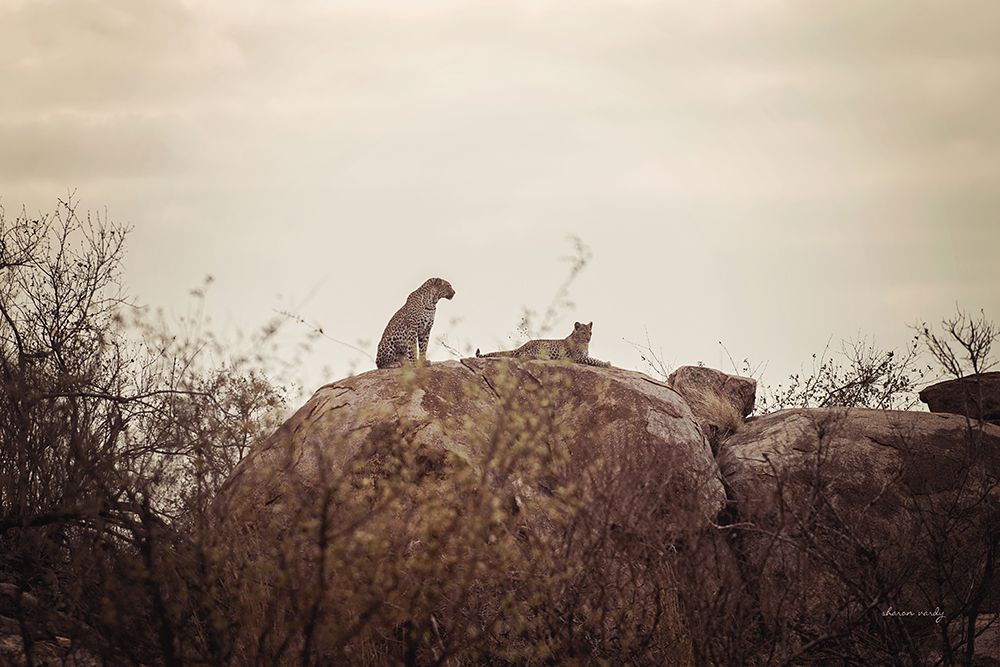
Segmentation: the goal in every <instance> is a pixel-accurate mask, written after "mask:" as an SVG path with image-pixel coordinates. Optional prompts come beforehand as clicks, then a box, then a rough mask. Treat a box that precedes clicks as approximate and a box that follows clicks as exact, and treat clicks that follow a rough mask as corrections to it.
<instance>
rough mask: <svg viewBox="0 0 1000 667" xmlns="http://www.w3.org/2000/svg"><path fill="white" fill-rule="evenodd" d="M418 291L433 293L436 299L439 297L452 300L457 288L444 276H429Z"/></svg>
mask: <svg viewBox="0 0 1000 667" xmlns="http://www.w3.org/2000/svg"><path fill="white" fill-rule="evenodd" d="M417 291H418V292H423V293H425V294H430V295H433V297H434V300H435V301H437V300H438V299H449V300H450V299H451V298H452V297H453V296H455V289H454V288H453V287H452V286H451V283H449V282H448V281H447V280H445V279H444V278H428V279H427V280H426V281H424V284H423V285H421V286H420V289H418V290H417Z"/></svg>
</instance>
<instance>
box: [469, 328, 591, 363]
mask: <svg viewBox="0 0 1000 667" xmlns="http://www.w3.org/2000/svg"><path fill="white" fill-rule="evenodd" d="M593 328H594V323H593V322H589V323H587V324H581V323H580V322H574V323H573V333H571V334H570V335H568V336H566V337H565V338H561V339H554V340H549V339H537V340H529V341H528V342H527V343H525V344H524V345H522V346H521V347H519V348H517V349H516V350H507V351H500V352H487V353H486V354H482V353H480V352H479V350H478V349H477V350H476V356H477V357H479V358H484V357H515V358H519V359H549V360H558V359H568V360H570V361H573V362H575V363H578V364H586V365H587V366H600V367H602V368H609V367H610V366H611V363H610V362H608V361H601V360H600V359H594V358H593V357H591V356H589V352H590V350H589V347H590V337H591V333H592V331H593Z"/></svg>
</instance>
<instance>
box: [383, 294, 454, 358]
mask: <svg viewBox="0 0 1000 667" xmlns="http://www.w3.org/2000/svg"><path fill="white" fill-rule="evenodd" d="M454 296H455V289H454V288H453V287H452V286H451V283H449V282H448V281H447V280H445V279H444V278H428V279H427V280H426V281H424V284H423V285H421V286H420V287H418V288H417V289H415V290H413V291H412V292H410V295H409V296H408V297H406V303H404V304H403V306H402V307H401V308H400V309H399V310H397V311H396V313H395V314H394V315H393V316H392V319H390V320H389V324H387V325H386V327H385V331H383V332H382V340H380V341H379V344H378V352H377V353H376V355H375V366H376V367H378V368H399V367H401V366H402V365H403V363H404V362H411V363H426V361H427V341H428V340H429V339H430V336H431V327H432V326H434V315H435V313H436V312H437V302H438V301H440V300H441V299H448V300H451V299H452V297H454Z"/></svg>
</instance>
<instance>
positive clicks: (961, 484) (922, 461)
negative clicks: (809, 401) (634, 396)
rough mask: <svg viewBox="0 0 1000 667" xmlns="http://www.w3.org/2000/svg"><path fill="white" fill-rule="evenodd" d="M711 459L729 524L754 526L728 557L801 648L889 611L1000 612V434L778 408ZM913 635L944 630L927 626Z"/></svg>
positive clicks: (894, 416)
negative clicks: (994, 569)
mask: <svg viewBox="0 0 1000 667" xmlns="http://www.w3.org/2000/svg"><path fill="white" fill-rule="evenodd" d="M720 460H721V461H722V462H723V467H724V469H725V473H726V474H725V478H726V480H727V483H728V487H729V488H730V490H731V491H730V493H731V496H732V499H731V500H732V503H733V505H734V509H735V512H734V514H735V521H738V522H743V523H745V524H746V525H748V526H751V527H752V529H751V530H747V531H742V532H741V533H740V537H739V539H738V546H737V550H738V551H739V552H740V554H741V557H742V558H743V559H744V561H745V565H746V567H745V569H744V571H745V572H746V573H749V574H748V578H749V579H750V581H748V582H747V583H748V588H749V590H750V591H751V593H752V594H753V595H754V596H755V597H756V602H757V604H758V606H759V610H760V613H761V615H762V617H763V622H764V624H765V626H766V627H768V628H770V629H771V631H772V632H777V631H778V629H779V628H782V627H784V628H789V627H793V628H796V630H795V634H796V635H797V636H798V637H799V638H800V639H801V640H802V644H806V643H807V642H808V641H809V640H810V638H814V637H821V636H825V635H829V634H836V633H838V632H843V633H847V634H849V633H850V631H851V627H852V626H851V624H855V626H857V625H861V626H862V627H865V628H867V630H866V631H868V630H870V626H873V625H875V624H876V623H875V621H874V620H873V619H875V620H877V619H878V618H879V615H880V614H881V613H882V612H885V611H886V610H888V609H890V608H891V609H895V610H897V611H899V610H904V611H914V612H930V611H932V610H934V609H935V608H937V609H939V610H942V612H943V613H944V614H956V613H961V610H963V609H967V608H968V605H969V604H970V602H977V603H978V604H979V611H980V612H996V611H1000V609H998V601H1000V596H998V592H1000V581H996V580H991V577H990V576H989V575H988V574H986V573H985V571H984V569H983V567H984V563H985V562H986V559H987V555H988V553H989V552H990V549H991V548H995V546H996V541H997V538H998V530H1000V487H998V479H1000V428H995V427H992V426H987V427H985V428H983V429H975V430H970V429H969V426H968V424H967V422H966V420H965V419H964V418H962V417H958V416H954V415H943V414H928V413H923V412H898V411H881V410H865V409H849V410H848V409H834V408H825V409H796V410H785V411H781V412H777V413H774V414H770V415H766V416H763V417H760V418H757V419H754V420H752V421H751V422H750V423H748V424H746V425H745V426H744V427H743V428H742V429H741V430H740V432H739V433H737V434H736V435H735V436H733V437H732V438H730V439H729V440H728V441H727V442H726V443H725V445H724V447H723V449H722V451H721V452H720ZM991 545H993V546H992V547H991ZM890 613H891V612H890ZM931 620H933V619H931ZM910 625H911V631H914V632H917V631H921V632H925V633H934V632H937V631H939V630H940V626H935V623H933V622H929V621H928V619H927V618H926V617H917V618H913V619H912V622H911V623H910Z"/></svg>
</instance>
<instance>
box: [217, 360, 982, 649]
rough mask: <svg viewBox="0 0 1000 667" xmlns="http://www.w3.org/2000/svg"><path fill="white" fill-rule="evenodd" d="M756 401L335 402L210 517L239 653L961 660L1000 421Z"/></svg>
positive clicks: (417, 381)
mask: <svg viewBox="0 0 1000 667" xmlns="http://www.w3.org/2000/svg"><path fill="white" fill-rule="evenodd" d="M753 390H754V384H753V381H752V380H749V379H747V378H738V377H734V376H729V375H726V374H723V373H720V372H718V371H713V370H711V369H703V368H685V369H681V370H679V371H678V372H677V373H675V374H674V375H673V376H671V378H670V379H669V381H668V382H667V383H664V382H659V381H657V380H654V379H652V378H649V377H647V376H645V375H643V374H640V373H636V372H631V371H625V370H620V369H614V368H610V369H603V368H593V367H588V366H581V365H575V364H562V363H553V362H540V361H515V360H509V359H507V360H481V359H465V360H462V361H461V362H446V363H441V364H433V365H431V366H429V367H424V368H419V369H412V368H411V369H396V370H381V371H372V372H368V373H364V374H362V375H358V376H355V377H352V378H348V379H345V380H342V381H339V382H334V383H332V384H329V385H327V386H325V387H323V388H321V389H320V390H319V391H317V392H316V394H315V395H314V396H313V397H312V398H311V399H310V400H309V401H308V402H307V403H306V404H305V405H304V406H303V407H302V408H301V409H300V410H298V412H296V413H295V414H294V415H293V416H292V417H291V418H290V419H289V420H288V421H287V422H286V423H285V424H284V425H282V426H281V428H280V429H279V430H278V431H277V432H276V433H274V435H273V436H271V437H270V438H269V439H267V440H266V441H265V442H263V443H261V444H260V445H258V446H257V447H256V448H255V449H254V451H253V452H252V453H251V454H250V455H249V456H248V457H247V458H246V459H245V460H244V461H243V462H242V463H241V464H240V466H239V467H238V468H237V470H236V471H235V473H234V474H233V475H232V477H231V478H230V479H229V481H228V482H227V483H226V485H225V486H224V487H223V489H222V491H221V492H220V493H219V495H218V497H217V499H216V501H215V503H214V506H213V515H214V516H215V517H216V524H217V528H218V530H217V537H218V538H219V542H220V545H221V546H220V548H221V549H222V550H223V553H224V557H225V558H227V559H229V561H230V562H231V563H232V564H233V565H232V577H231V579H230V580H229V581H228V582H226V583H225V586H226V590H227V594H228V595H229V596H230V597H229V599H230V600H231V601H232V602H231V604H232V605H234V606H237V607H240V605H242V607H240V609H241V614H242V615H241V618H242V619H243V626H242V633H243V647H242V648H241V651H243V652H244V655H246V656H248V657H249V656H252V655H255V653H254V652H255V651H257V652H258V653H257V654H259V653H260V652H263V653H268V654H272V655H273V654H274V653H275V652H279V653H280V652H284V651H287V652H289V653H291V652H296V651H298V652H310V653H312V654H313V655H318V656H321V657H322V658H323V659H326V660H331V661H338V660H341V661H345V662H351V663H354V664H358V663H366V662H367V663H373V664H374V663H382V662H387V661H401V662H406V663H409V664H481V663H484V662H489V663H497V664H510V663H541V662H545V661H546V660H553V659H554V660H555V661H556V662H559V663H566V662H569V663H581V664H582V663H589V662H592V661H598V660H605V661H608V662H611V663H618V664H621V663H625V662H632V663H638V664H703V663H706V662H714V663H716V664H740V663H742V664H780V663H782V662H784V661H788V662H791V663H796V664H798V663H802V662H815V661H820V662H821V661H833V662H838V661H841V660H843V661H845V662H854V663H867V664H874V663H877V662H883V661H887V660H888V661H890V662H891V661H892V660H894V659H897V658H899V657H900V656H908V657H907V658H906V659H907V660H909V659H910V658H917V659H919V660H918V662H917V663H916V664H923V663H924V661H925V660H929V661H931V662H933V660H934V659H942V660H952V659H956V656H957V655H960V654H961V652H962V651H965V650H966V647H967V646H968V641H967V639H968V636H969V631H970V629H974V628H976V627H979V628H981V629H982V628H984V627H985V625H984V624H985V622H986V621H988V620H989V619H991V618H992V615H993V614H996V613H997V612H1000V609H998V608H997V607H998V601H1000V595H998V586H1000V582H998V581H997V578H996V577H995V576H994V574H993V568H994V562H995V557H996V553H997V548H998V541H1000V490H998V488H997V480H998V477H1000V427H997V426H993V425H988V424H986V425H984V424H981V423H979V422H976V421H973V420H970V419H968V418H967V417H964V416H959V415H949V414H932V413H926V412H887V411H873V410H859V409H852V410H846V409H822V410H789V411H782V412H778V413H774V414H770V415H765V416H761V417H749V418H747V415H748V414H750V412H751V410H752V409H753ZM984 619H985V620H984ZM977 623H978V625H977ZM989 638H990V631H989V630H987V631H986V632H985V634H983V635H982V636H981V637H980V638H979V642H978V645H979V646H980V649H983V648H984V647H986V646H987V644H988V642H989V641H995V640H991V639H989ZM900 659H901V658H900ZM979 659H980V660H987V658H986V657H980V658H979Z"/></svg>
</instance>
